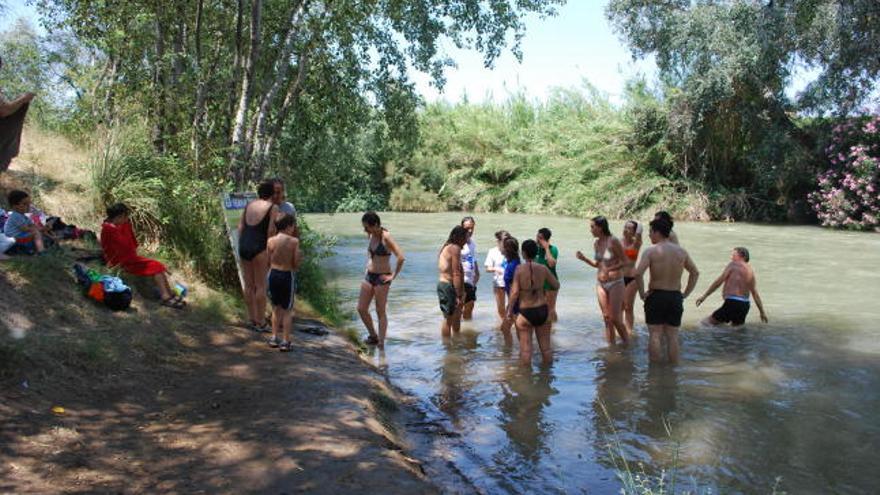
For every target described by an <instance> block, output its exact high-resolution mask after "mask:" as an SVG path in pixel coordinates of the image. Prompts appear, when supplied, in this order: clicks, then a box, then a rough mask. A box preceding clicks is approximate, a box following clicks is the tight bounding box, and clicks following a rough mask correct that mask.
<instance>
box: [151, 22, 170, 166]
mask: <svg viewBox="0 0 880 495" xmlns="http://www.w3.org/2000/svg"><path fill="white" fill-rule="evenodd" d="M164 66H165V26H164V25H163V24H162V20H161V19H160V17H159V16H158V15H157V16H156V65H155V69H154V71H153V84H155V86H156V88H157V90H158V91H156V101H155V102H154V105H155V112H156V126H155V128H154V129H153V146H155V147H156V149H157V150H158V151H159V152H162V153H164V152H165V120H166V118H167V115H166V112H165V101H166V95H165V93H166V91H165V90H166V79H165V69H164Z"/></svg>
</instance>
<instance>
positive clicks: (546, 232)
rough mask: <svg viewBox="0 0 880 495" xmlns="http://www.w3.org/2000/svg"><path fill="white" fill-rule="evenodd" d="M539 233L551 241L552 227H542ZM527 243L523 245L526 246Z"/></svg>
mask: <svg viewBox="0 0 880 495" xmlns="http://www.w3.org/2000/svg"><path fill="white" fill-rule="evenodd" d="M538 233H539V234H541V237H543V238H544V240H545V241H549V240H550V236H551V235H553V233H552V232H550V229H548V228H547V227H542V228H540V229H538ZM525 245H526V243H523V247H525Z"/></svg>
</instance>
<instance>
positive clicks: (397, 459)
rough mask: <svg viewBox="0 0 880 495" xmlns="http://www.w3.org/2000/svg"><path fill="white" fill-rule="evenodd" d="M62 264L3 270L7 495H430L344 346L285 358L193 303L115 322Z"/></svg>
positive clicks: (31, 262) (0, 405)
mask: <svg viewBox="0 0 880 495" xmlns="http://www.w3.org/2000/svg"><path fill="white" fill-rule="evenodd" d="M69 261H70V260H69V259H68V258H67V257H66V256H62V255H60V254H56V255H51V256H46V257H41V258H28V259H20V260H16V261H14V262H12V263H9V262H7V263H4V264H3V265H0V294H3V297H2V300H0V315H2V317H0V359H2V364H0V378H2V381H0V397H2V402H0V480H2V481H0V492H4V493H5V492H10V493H46V492H56V493H57V492H61V493H95V492H126V493H128V492H137V493H158V492H163V493H167V492H183V493H193V492H197V493H198V492H205V493H244V492H247V493H291V492H309V493H343V492H351V491H354V490H368V491H374V490H381V492H383V493H425V492H429V493H430V492H434V491H435V490H434V488H433V487H432V486H431V485H430V484H429V483H428V482H427V480H426V477H425V476H424V475H423V474H422V469H421V466H420V464H419V463H418V462H417V461H415V460H413V459H411V458H409V457H408V456H407V455H406V454H405V451H404V448H403V446H402V444H401V441H400V440H399V439H398V437H397V435H396V434H395V431H394V427H393V424H394V423H393V421H388V422H386V421H379V419H378V418H381V417H382V416H383V415H389V414H391V415H393V414H394V409H395V405H394V402H393V401H390V400H384V398H387V397H388V394H392V395H393V393H392V392H390V391H388V390H387V389H385V388H384V385H383V384H382V382H381V380H380V379H378V376H377V375H376V374H375V373H374V372H373V371H372V370H371V369H370V368H368V367H367V366H366V365H364V363H363V362H362V361H361V360H360V359H359V358H358V356H357V355H356V353H355V352H354V351H353V349H352V347H351V346H350V344H348V343H347V342H346V341H345V340H344V339H343V338H341V337H339V336H336V335H334V334H333V333H332V332H331V335H329V336H326V337H321V336H314V335H308V334H305V333H302V332H295V338H294V341H295V347H294V350H293V351H292V352H290V353H286V354H285V353H280V352H278V351H275V350H270V349H269V348H268V346H267V345H266V344H265V343H264V342H263V341H262V339H261V338H258V337H257V336H256V335H255V334H253V333H252V332H250V331H249V330H245V329H243V328H237V327H235V326H230V325H229V324H227V323H224V321H225V320H224V319H223V318H222V317H221V316H219V315H218V314H217V306H218V304H220V303H218V302H217V301H210V300H207V299H205V300H199V298H198V295H194V296H193V301H194V303H193V307H191V308H189V309H187V310H186V311H184V312H175V310H172V309H167V308H162V307H159V306H158V305H156V304H155V303H154V302H151V301H144V300H143V298H141V297H137V296H136V304H135V305H134V307H133V308H132V309H131V310H130V311H128V312H125V313H111V312H109V311H107V310H105V309H104V308H103V307H101V306H99V305H96V304H93V303H91V302H89V301H88V300H86V299H85V298H83V297H82V295H81V294H79V293H78V291H76V289H75V286H74V284H73V281H72V278H71V276H70V275H69V274H68V273H67V272H68V262H69ZM314 323H315V322H311V323H310V322H302V321H301V322H299V324H300V325H303V324H307V325H310V324H314ZM377 397H379V398H382V399H383V400H376V398H377ZM371 398H372V399H373V400H371ZM54 406H61V407H63V408H64V412H63V413H58V414H56V413H53V412H52V408H53V407H54Z"/></svg>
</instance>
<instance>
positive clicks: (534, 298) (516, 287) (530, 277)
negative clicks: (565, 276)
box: [508, 239, 559, 365]
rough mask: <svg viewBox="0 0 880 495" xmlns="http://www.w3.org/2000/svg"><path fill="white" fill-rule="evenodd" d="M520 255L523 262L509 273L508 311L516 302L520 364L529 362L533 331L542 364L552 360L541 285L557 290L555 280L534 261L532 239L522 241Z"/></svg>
mask: <svg viewBox="0 0 880 495" xmlns="http://www.w3.org/2000/svg"><path fill="white" fill-rule="evenodd" d="M522 254H523V258H524V259H525V262H524V263H522V264H521V265H520V266H518V267H517V269H516V273H515V274H514V276H513V286H512V287H511V289H510V302H509V303H508V306H509V307H510V308H511V311H512V309H513V308H514V307H515V306H516V305H517V303H518V304H519V316H517V317H516V333H517V337H518V338H519V359H520V362H521V363H522V364H524V365H531V363H532V331H533V330H534V332H535V335H536V336H537V338H538V347H539V348H540V349H541V358H542V361H543V363H544V364H545V365H546V364H550V363H552V362H553V353H552V350H551V349H550V320H549V318H548V316H549V310H548V306H547V296H546V294H545V293H544V284H545V283H547V285H549V287H550V288H551V289H552V290H558V289H559V281H558V280H557V279H556V277H554V276H553V273H552V272H550V270H549V269H548V268H547V267H546V266H544V265H541V264H538V263H535V256H537V255H538V244H537V243H536V242H535V241H533V240H531V239H529V240H527V241H524V242H523V244H522ZM511 314H512V313H511Z"/></svg>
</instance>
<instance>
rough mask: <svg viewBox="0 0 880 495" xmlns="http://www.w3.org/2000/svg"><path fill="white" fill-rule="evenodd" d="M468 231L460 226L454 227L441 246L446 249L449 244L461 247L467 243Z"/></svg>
mask: <svg viewBox="0 0 880 495" xmlns="http://www.w3.org/2000/svg"><path fill="white" fill-rule="evenodd" d="M467 236H468V231H467V229H466V228H464V227H462V226H461V225H456V226H455V227H453V228H452V230H451V231H450V232H449V238H448V239H446V243H445V244H443V247H446V246H448V245H450V244H455V245H457V246H463V245H464V243H465V242H467Z"/></svg>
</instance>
